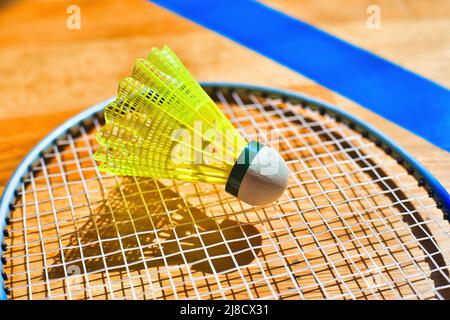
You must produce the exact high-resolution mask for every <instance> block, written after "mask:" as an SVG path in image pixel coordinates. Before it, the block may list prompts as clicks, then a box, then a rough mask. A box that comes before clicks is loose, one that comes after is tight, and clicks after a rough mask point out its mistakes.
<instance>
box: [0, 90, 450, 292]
mask: <svg viewBox="0 0 450 320" xmlns="http://www.w3.org/2000/svg"><path fill="white" fill-rule="evenodd" d="M201 85H202V87H203V88H204V89H205V90H206V91H207V92H211V91H212V90H215V89H221V90H224V91H227V90H230V91H231V90H236V91H237V92H238V93H258V94H262V95H264V96H268V97H272V98H283V99H285V100H287V101H291V102H295V103H301V104H303V105H308V106H309V107H310V108H311V109H314V110H318V111H319V112H321V113H326V114H328V115H330V116H332V117H334V118H335V119H336V120H338V121H340V122H342V123H344V124H346V125H347V126H349V127H351V128H352V129H353V130H356V131H357V132H360V133H361V134H362V135H363V136H364V137H366V138H368V139H370V140H372V141H374V142H376V143H377V145H378V146H379V147H380V148H383V149H384V150H385V151H386V153H388V154H389V155H391V156H392V157H394V158H395V159H397V161H398V162H399V164H401V165H402V166H403V167H405V168H406V169H409V168H411V169H409V171H408V172H410V174H411V175H413V176H414V177H415V178H416V180H417V181H418V184H419V186H422V187H424V188H426V190H427V191H428V193H429V195H430V197H432V198H434V200H435V201H436V203H437V207H438V208H439V209H441V210H442V211H443V214H444V219H446V220H449V212H450V195H449V193H448V192H447V191H446V190H445V188H444V187H443V186H442V185H441V184H440V183H439V181H438V180H437V179H436V178H435V177H434V176H433V175H432V174H431V173H430V172H429V171H428V170H427V169H426V168H425V167H424V166H423V165H421V164H420V163H419V162H418V161H417V160H416V159H414V158H413V157H412V156H411V155H410V154H409V153H408V152H406V151H405V150H404V149H402V148H401V147H400V146H398V145H397V144H396V143H394V142H393V141H392V139H390V138H389V137H388V136H386V135H384V134H383V133H381V132H380V131H379V130H377V129H376V128H375V127H373V126H371V125H370V124H367V123H365V122H364V121H362V120H360V119H358V118H356V117H354V116H353V115H351V114H349V113H348V112H346V111H343V110H340V109H338V108H337V107H335V106H333V105H330V104H328V103H326V102H323V101H321V100H318V99H315V98H312V97H309V96H307V95H303V94H299V93H297V92H292V91H288V90H281V89H274V88H270V87H264V86H253V85H246V84H236V83H221V82H203V83H201ZM114 99H115V98H114V97H112V98H110V99H107V100H105V101H103V102H100V103H99V104H96V105H94V106H92V107H90V108H88V109H87V110H85V111H83V112H81V113H79V114H78V115H76V116H74V117H72V118H71V119H69V120H68V121H66V122H65V123H63V124H62V125H60V126H59V127H58V128H56V129H55V130H53V131H52V132H51V133H50V134H48V135H47V136H46V137H45V138H43V139H42V140H41V141H40V142H39V143H38V144H37V145H36V146H35V147H34V148H33V149H32V150H31V151H30V152H29V153H28V155H27V156H26V157H25V158H24V159H23V160H22V162H21V163H20V164H19V166H18V167H17V169H16V171H15V172H14V174H13V175H12V176H11V178H10V180H9V181H8V184H7V185H6V188H5V190H4V191H3V195H2V197H1V198H0V230H2V232H1V233H0V243H1V244H2V246H1V256H2V259H1V262H0V268H1V270H2V277H1V278H0V300H5V299H7V291H8V289H7V288H5V285H4V282H5V280H6V279H7V278H6V277H7V276H6V274H5V273H4V272H3V265H4V264H5V263H7V261H6V260H5V259H4V258H3V252H4V251H6V250H7V248H6V245H5V244H4V238H5V237H7V236H8V232H7V225H8V224H9V215H10V213H11V211H12V210H13V209H14V202H15V200H16V193H17V188H18V186H20V183H21V182H22V178H23V177H24V176H26V175H27V173H28V172H29V170H30V168H31V167H32V166H33V164H34V163H35V161H36V160H37V159H38V158H39V157H40V156H41V155H42V153H44V152H45V151H46V150H47V149H48V148H50V147H51V146H52V144H53V143H54V142H55V141H56V140H58V138H60V137H61V136H63V135H64V134H65V133H66V132H67V131H68V130H69V129H70V128H72V127H75V126H77V125H79V124H83V122H85V121H86V120H88V119H90V118H92V117H93V116H95V115H96V114H98V113H103V109H104V107H105V106H106V105H108V104H109V103H110V102H112V101H113V100H114Z"/></svg>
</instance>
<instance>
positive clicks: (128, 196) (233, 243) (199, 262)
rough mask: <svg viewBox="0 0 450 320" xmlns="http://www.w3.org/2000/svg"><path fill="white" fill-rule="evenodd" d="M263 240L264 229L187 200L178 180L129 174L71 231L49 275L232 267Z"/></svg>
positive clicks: (206, 270) (211, 271)
mask: <svg viewBox="0 0 450 320" xmlns="http://www.w3.org/2000/svg"><path fill="white" fill-rule="evenodd" d="M260 245H261V236H260V235H259V231H258V229H257V228H255V227H254V226H252V225H250V224H245V223H240V222H238V221H235V220H230V219H224V220H223V221H221V222H218V221H217V220H216V219H214V218H211V217H209V216H208V215H206V214H205V212H203V211H201V210H200V209H198V208H197V207H195V206H192V205H191V204H189V203H188V202H186V201H185V200H184V199H183V197H182V196H181V195H180V194H178V193H177V192H175V191H174V190H173V186H166V185H164V184H163V183H161V182H159V181H157V180H154V179H150V178H134V177H123V178H122V179H121V181H120V184H118V185H117V186H116V187H114V188H113V190H112V191H109V192H107V193H105V195H104V199H103V201H101V202H100V204H99V205H97V206H94V210H93V212H92V213H91V214H90V216H89V217H88V220H87V221H86V222H85V223H84V225H83V226H82V227H81V228H79V229H78V230H77V232H75V233H73V234H72V235H71V236H70V238H69V241H68V244H67V245H65V247H68V248H71V249H69V250H64V256H63V255H62V254H59V255H57V256H55V258H54V260H53V261H54V262H53V264H52V265H51V266H50V268H49V272H48V276H49V278H50V279H59V278H61V279H64V278H67V276H66V273H69V274H68V275H69V277H70V275H71V274H70V273H71V272H72V273H74V274H76V275H78V274H83V275H84V277H87V275H92V274H96V273H100V274H101V273H104V272H105V271H106V270H107V271H108V272H109V273H114V274H121V275H123V276H124V277H131V276H132V274H134V273H135V272H140V271H145V270H148V269H152V272H153V271H156V273H158V270H160V269H161V270H162V272H167V270H166V269H168V268H173V267H171V266H179V269H180V270H183V271H182V272H181V273H187V271H186V269H187V268H190V270H191V272H195V271H200V272H202V273H206V274H217V273H218V272H221V273H227V272H231V271H236V269H238V268H240V267H241V266H245V265H247V264H250V263H251V262H252V261H253V260H254V259H255V257H256V256H257V254H258V252H259V251H260V249H257V248H260ZM164 270H166V271H164ZM171 272H172V269H171ZM175 273H176V271H175ZM45 276H46V275H45V274H43V277H45Z"/></svg>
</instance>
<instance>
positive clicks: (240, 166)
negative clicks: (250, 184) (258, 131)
mask: <svg viewBox="0 0 450 320" xmlns="http://www.w3.org/2000/svg"><path fill="white" fill-rule="evenodd" d="M263 147H264V145H263V144H262V143H259V142H258V141H250V142H249V144H248V145H247V146H246V147H245V148H244V150H242V152H241V154H240V155H239V157H238V158H237V160H236V163H235V164H234V166H233V168H232V169H231V173H230V176H229V177H228V180H227V184H226V185H225V191H226V192H228V193H230V194H232V195H233V196H235V197H237V196H238V193H239V187H240V186H241V182H242V180H243V179H244V176H245V174H246V173H247V170H248V168H249V167H250V164H251V163H252V161H253V159H254V158H255V157H256V155H257V154H258V152H259V151H260V150H261V149H262V148H263Z"/></svg>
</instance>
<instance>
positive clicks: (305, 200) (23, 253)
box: [7, 91, 450, 299]
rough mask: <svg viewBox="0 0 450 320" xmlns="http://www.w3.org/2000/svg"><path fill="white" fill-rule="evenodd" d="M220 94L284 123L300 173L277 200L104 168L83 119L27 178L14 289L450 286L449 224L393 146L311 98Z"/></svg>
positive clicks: (126, 291) (235, 110)
mask: <svg viewBox="0 0 450 320" xmlns="http://www.w3.org/2000/svg"><path fill="white" fill-rule="evenodd" d="M217 100H218V101H219V102H221V105H222V107H223V108H224V111H225V114H226V115H227V116H228V117H229V118H231V119H232V120H233V122H234V123H235V125H236V127H238V129H240V130H242V131H245V132H250V131H251V130H249V128H250V127H253V128H255V129H256V130H255V131H257V132H258V131H264V130H269V129H270V128H276V129H279V130H278V134H279V135H280V148H281V150H280V151H281V152H280V153H281V154H283V157H285V158H286V159H288V163H289V166H290V167H291V181H290V185H289V190H288V193H287V194H286V195H285V196H284V197H283V198H282V199H280V201H279V202H278V203H277V204H274V205H273V206H268V207H264V208H258V209H253V208H251V207H248V206H246V205H243V204H241V203H239V202H237V201H236V200H234V199H233V198H231V197H228V196H227V195H225V194H224V193H222V191H221V190H219V189H218V188H217V187H215V186H207V185H204V186H203V185H201V186H199V185H191V184H185V183H177V182H165V181H163V182H156V181H153V180H152V179H141V178H125V179H123V178H118V177H114V176H108V175H102V174H100V173H99V172H98V170H97V167H96V164H95V162H94V161H93V160H92V157H91V155H92V154H93V152H95V149H96V145H95V139H94V137H93V134H92V129H91V128H89V129H87V128H84V127H80V130H79V131H80V133H79V135H78V136H73V135H72V134H70V133H69V134H67V135H66V136H65V137H63V138H62V139H61V140H59V141H58V142H57V143H55V144H54V145H53V148H52V150H50V151H49V152H47V153H44V155H43V157H42V158H41V159H40V160H39V162H38V163H36V165H35V167H34V169H33V170H31V172H30V175H29V177H28V178H26V179H25V181H24V184H23V185H22V186H21V190H19V193H18V195H19V196H20V199H21V200H20V201H19V203H18V204H17V205H16V209H15V211H14V212H13V216H12V219H11V221H12V227H11V228H12V230H11V231H12V232H11V234H12V235H13V236H12V237H11V238H12V239H13V241H12V243H11V246H10V247H11V251H10V252H9V253H8V254H9V255H10V256H9V260H10V261H11V264H9V266H7V268H9V269H8V270H7V272H8V273H9V274H10V280H9V284H10V287H11V293H12V295H13V297H15V298H22V297H27V298H42V297H47V298H68V299H73V298H90V299H92V298H98V297H108V298H113V299H114V298H123V297H128V298H153V299H157V298H196V299H204V298H222V299H224V298H255V299H262V298H272V299H273V298H295V297H300V298H310V297H323V298H408V297H416V298H429V297H434V296H436V297H438V298H443V297H444V296H443V295H442V294H443V293H442V292H444V290H446V289H448V286H449V285H448V284H449V283H450V281H449V278H448V272H447V273H446V268H445V265H446V264H445V262H447V261H445V259H448V238H449V234H448V228H447V227H446V226H445V225H444V223H443V222H442V221H441V220H440V219H439V218H438V217H437V215H436V205H435V204H434V203H432V202H430V199H429V198H428V197H427V195H426V193H424V192H423V191H422V190H420V189H418V188H417V182H416V181H415V180H414V179H412V178H411V177H410V176H409V175H408V174H407V173H406V172H405V170H404V169H403V168H401V167H399V165H398V164H397V162H396V161H395V159H392V158H390V157H388V156H386V155H385V153H384V152H383V150H381V149H380V148H378V147H377V146H376V145H375V144H374V143H373V142H371V141H370V140H368V139H365V138H364V137H363V136H362V135H361V134H359V133H356V132H355V131H352V130H350V129H348V128H346V127H345V126H343V125H340V124H338V123H337V122H335V120H334V119H332V118H331V117H328V116H327V115H324V116H322V115H320V114H319V113H318V112H316V111H314V110H312V109H311V108H309V107H308V106H298V105H294V104H291V103H290V102H286V101H283V100H281V99H271V98H267V99H262V98H261V97H258V96H255V95H252V94H249V95H247V96H245V97H243V96H241V95H240V94H238V93H237V92H232V93H231V94H229V95H226V94H224V93H223V92H221V91H218V92H217ZM244 101H245V102H244ZM99 126H100V123H99V121H98V120H97V119H94V129H95V127H97V128H98V127H99ZM25 184H26V185H25ZM156 195H157V197H156ZM425 212H429V214H427V215H426V219H421V220H419V219H418V217H419V216H420V217H422V216H423V215H424V213H425ZM405 218H409V222H405V221H404V220H405ZM430 225H431V227H432V229H433V230H431V229H429V228H430ZM431 231H432V232H431ZM14 235H15V236H14ZM418 235H419V236H418ZM446 240H447V242H445V241H446ZM442 241H444V246H443V245H442ZM426 242H429V243H431V244H432V248H431V249H430V248H429V247H428V248H427V247H426V246H425V245H424V244H425V243H426ZM433 247H435V248H438V247H439V248H441V250H440V252H436V250H434V249H433ZM443 256H444V258H442V257H443ZM442 259H444V262H442ZM22 261H23V263H22ZM426 261H428V262H426ZM74 266H75V267H77V268H74ZM74 270H75V271H76V274H72V273H73V272H74ZM436 273H439V274H440V275H441V276H440V278H441V280H442V281H441V282H440V283H439V281H436V280H433V279H432V280H430V277H431V276H433V274H435V275H436Z"/></svg>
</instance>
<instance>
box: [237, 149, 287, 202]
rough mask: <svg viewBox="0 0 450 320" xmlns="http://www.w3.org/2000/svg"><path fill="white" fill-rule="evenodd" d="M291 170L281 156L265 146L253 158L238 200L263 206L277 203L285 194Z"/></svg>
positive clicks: (243, 180) (240, 188) (242, 183)
mask: <svg viewBox="0 0 450 320" xmlns="http://www.w3.org/2000/svg"><path fill="white" fill-rule="evenodd" d="M288 175H289V170H288V167H287V165H286V163H285V162H284V160H283V158H282V157H281V156H280V154H279V153H278V152H277V151H275V150H273V149H271V148H269V147H267V146H264V147H263V148H262V149H261V150H259V152H258V153H257V155H256V156H255V157H254V158H253V161H252V162H251V163H250V166H249V168H248V170H247V172H246V173H245V175H244V178H243V179H242V182H241V184H240V187H239V191H238V198H239V199H240V200H242V201H244V202H246V203H248V204H251V205H256V206H261V205H265V204H268V203H272V202H274V201H276V200H277V199H278V198H279V197H281V195H282V194H283V193H284V191H285V190H286V187H287V183H288Z"/></svg>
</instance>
